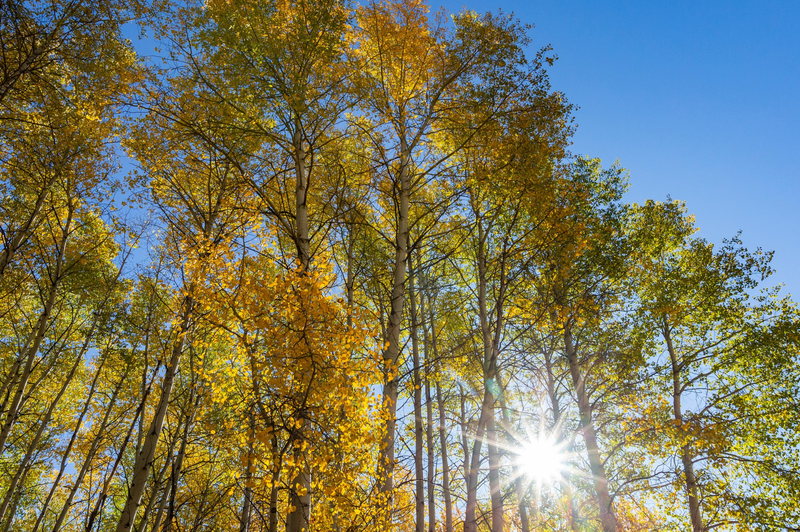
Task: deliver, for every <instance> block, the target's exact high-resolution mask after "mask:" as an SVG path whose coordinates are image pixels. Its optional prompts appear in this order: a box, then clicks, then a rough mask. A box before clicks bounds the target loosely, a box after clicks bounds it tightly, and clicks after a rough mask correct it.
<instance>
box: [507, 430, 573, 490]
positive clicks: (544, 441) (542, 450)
mask: <svg viewBox="0 0 800 532" xmlns="http://www.w3.org/2000/svg"><path fill="white" fill-rule="evenodd" d="M564 458H565V456H564V453H563V452H562V449H560V446H559V445H558V444H557V443H556V442H555V441H554V440H552V439H551V438H534V439H532V440H531V441H528V442H525V443H524V444H522V445H521V446H520V447H519V448H518V449H517V465H518V466H519V468H520V474H522V475H524V476H525V477H527V478H529V479H530V480H534V481H536V482H537V483H551V482H553V481H554V480H555V479H557V478H558V477H560V476H561V473H562V471H563V470H564V468H565V464H564Z"/></svg>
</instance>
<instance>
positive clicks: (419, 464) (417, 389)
mask: <svg viewBox="0 0 800 532" xmlns="http://www.w3.org/2000/svg"><path fill="white" fill-rule="evenodd" d="M408 266H409V267H408V304H409V309H410V310H411V353H412V357H413V362H414V368H413V375H414V382H413V384H414V477H415V479H414V502H415V505H414V506H415V513H414V515H415V520H414V525H415V530H416V532H424V531H425V473H424V465H423V461H422V454H423V453H424V447H423V445H424V444H423V439H422V438H423V427H422V378H421V376H420V361H419V340H418V338H417V329H418V322H417V294H416V291H415V286H414V284H415V283H414V281H415V278H414V275H415V271H414V263H413V254H412V253H409V255H408Z"/></svg>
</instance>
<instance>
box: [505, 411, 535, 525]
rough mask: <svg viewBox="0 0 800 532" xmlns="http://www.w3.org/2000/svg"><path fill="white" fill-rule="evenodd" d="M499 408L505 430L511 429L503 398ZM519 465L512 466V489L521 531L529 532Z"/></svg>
mask: <svg viewBox="0 0 800 532" xmlns="http://www.w3.org/2000/svg"><path fill="white" fill-rule="evenodd" d="M500 410H501V411H502V413H503V428H504V429H505V430H506V431H509V432H510V431H511V430H512V427H511V419H510V418H509V415H508V408H507V407H506V401H505V399H500ZM519 469H520V468H519V465H513V466H512V475H513V477H514V491H515V492H516V494H517V508H518V510H519V520H520V525H521V528H522V532H530V529H531V525H530V521H529V520H528V507H527V506H526V505H525V486H524V485H523V481H522V473H521V471H520V470H519Z"/></svg>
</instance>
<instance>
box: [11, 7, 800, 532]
mask: <svg viewBox="0 0 800 532" xmlns="http://www.w3.org/2000/svg"><path fill="white" fill-rule="evenodd" d="M137 28H138V30H140V31H142V32H144V33H145V34H147V35H148V37H147V39H146V40H145V41H142V43H141V44H142V46H153V47H155V53H156V54H158V57H145V56H142V55H137V50H136V47H134V45H133V44H132V43H131V42H130V41H129V40H127V39H125V38H124V37H123V34H129V33H130V31H132V30H133V31H136V29H137ZM534 37H535V34H534V33H532V32H531V27H529V26H527V25H524V24H522V23H521V22H520V21H518V20H517V19H515V18H514V17H513V16H509V15H507V14H505V13H503V12H497V13H487V14H479V13H476V12H473V11H469V10H464V11H462V12H460V13H454V14H449V13H445V12H444V11H439V12H431V10H430V7H429V6H428V5H427V4H425V3H424V2H422V1H421V0H420V1H418V0H397V1H379V0H373V1H368V2H364V3H361V4H356V3H350V2H348V1H346V0H302V1H293V0H285V1H284V0H274V1H265V2H248V1H241V0H225V1H223V0H209V1H206V2H199V1H195V0H188V1H185V2H183V1H181V2H171V1H157V2H152V3H148V2H134V3H129V2H116V1H115V0H98V1H95V2H81V1H79V0H53V1H47V2H39V1H27V0H4V1H2V2H0V61H1V63H0V178H1V179H2V181H1V182H0V244H2V249H0V531H4V530H8V531H11V530H25V531H32V532H39V531H51V530H52V531H53V532H60V531H73V530H74V531H77V530H85V531H86V532H90V531H105V530H116V531H117V532H124V531H136V532H146V531H148V532H149V531H152V532H162V531H179V530H181V531H182V530H191V531H195V530H197V531H200V530H208V531H211V530H219V531H223V530H224V531H236V530H238V531H239V532H256V531H265V532H266V531H269V532H276V531H277V530H286V532H300V531H302V530H307V531H337V532H356V531H364V532H367V531H375V532H378V531H380V532H383V531H391V530H396V531H409V532H410V531H412V530H414V531H415V532H423V531H424V530H428V531H429V532H437V531H442V532H452V531H453V530H456V529H457V530H464V532H478V531H487V532H488V531H491V532H502V531H503V530H509V531H516V530H518V531H521V532H529V531H538V530H553V531H555V530H571V531H594V530H598V531H600V530H602V531H603V532H612V531H640V530H641V531H644V530H694V531H695V532H701V531H708V530H735V531H739V530H741V531H744V530H787V529H789V530H794V529H798V527H800V510H798V508H800V461H799V460H798V456H800V453H798V452H797V451H798V449H800V431H799V430H798V426H800V389H798V387H799V386H800V369H799V368H800V363H799V362H800V352H799V351H798V348H799V347H800V327H799V326H800V314H799V313H798V309H797V306H796V304H795V303H794V302H793V301H792V300H791V299H790V298H789V297H788V296H784V295H782V294H781V293H780V289H779V288H773V287H771V286H770V285H769V284H768V283H767V278H768V277H769V276H770V275H771V274H772V273H773V272H772V270H771V268H770V259H771V256H772V255H771V253H769V252H765V251H762V250H761V249H757V250H755V251H751V250H748V249H747V248H746V247H745V246H744V244H743V242H742V237H741V236H740V235H735V236H733V237H732V238H730V239H729V240H726V241H724V242H723V243H721V244H718V245H714V244H712V243H711V242H708V241H706V240H704V239H702V238H698V237H697V235H696V231H697V229H696V227H695V225H694V218H693V217H692V216H691V215H689V214H688V212H687V210H686V207H685V205H684V204H683V203H681V202H678V201H673V200H671V199H668V200H667V201H665V202H657V201H647V202H645V203H644V204H643V205H636V204H629V203H626V202H625V199H624V193H625V190H626V187H627V180H628V176H627V173H626V172H625V171H624V170H623V169H622V168H621V167H620V166H619V165H618V164H614V165H611V166H607V167H605V168H604V167H603V166H602V164H601V162H600V161H599V160H597V159H593V158H591V157H585V156H577V155H574V154H572V153H570V152H569V145H570V137H571V135H572V133H573V131H574V127H575V125H574V123H573V120H572V117H571V113H572V110H573V108H572V105H571V104H570V103H569V102H568V100H567V98H566V96H565V95H564V94H561V93H559V92H557V91H554V90H553V89H552V88H551V87H550V84H549V81H548V76H547V69H548V68H550V67H551V66H553V64H554V61H555V59H556V56H555V55H554V54H553V53H552V51H551V50H550V49H549V48H548V47H545V48H542V49H541V50H539V51H535V52H534V53H533V54H531V53H530V50H531V49H532V48H531V42H532V40H531V39H533V38H534Z"/></svg>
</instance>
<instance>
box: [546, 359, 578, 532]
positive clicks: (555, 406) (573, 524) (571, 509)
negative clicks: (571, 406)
mask: <svg viewBox="0 0 800 532" xmlns="http://www.w3.org/2000/svg"><path fill="white" fill-rule="evenodd" d="M544 365H545V370H546V377H547V395H548V397H549V398H550V406H551V408H552V410H553V427H555V430H556V434H555V437H556V443H558V444H560V443H562V442H563V441H564V431H563V430H562V428H561V404H560V401H559V399H558V393H557V390H556V376H555V374H554V373H553V354H552V352H551V351H549V350H547V349H545V350H544ZM559 483H560V484H561V492H562V493H563V494H564V498H565V499H566V503H567V519H568V520H569V526H570V529H571V530H572V531H573V532H578V531H579V528H578V516H577V513H576V512H575V503H574V501H573V497H572V488H571V487H570V485H569V483H570V476H569V472H567V471H562V472H561V475H560V478H559Z"/></svg>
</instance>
